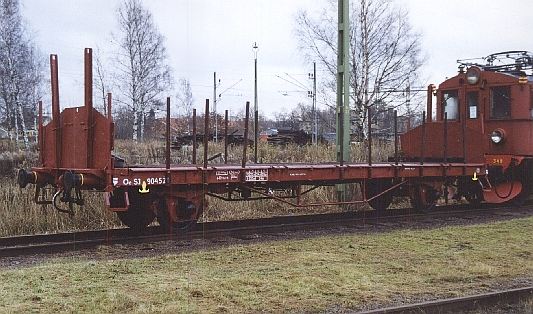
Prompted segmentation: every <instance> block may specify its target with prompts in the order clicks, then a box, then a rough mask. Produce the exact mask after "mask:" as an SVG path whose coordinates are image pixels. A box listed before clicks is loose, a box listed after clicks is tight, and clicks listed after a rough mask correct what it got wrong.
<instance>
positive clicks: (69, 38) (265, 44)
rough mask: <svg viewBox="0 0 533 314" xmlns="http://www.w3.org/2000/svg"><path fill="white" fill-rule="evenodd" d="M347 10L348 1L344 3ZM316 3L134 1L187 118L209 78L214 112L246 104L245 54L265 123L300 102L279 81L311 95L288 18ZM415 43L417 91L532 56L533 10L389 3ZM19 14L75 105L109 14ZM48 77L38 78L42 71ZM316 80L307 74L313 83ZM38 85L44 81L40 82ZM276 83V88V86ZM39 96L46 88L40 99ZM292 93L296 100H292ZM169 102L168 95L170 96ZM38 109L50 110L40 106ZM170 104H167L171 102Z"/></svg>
mask: <svg viewBox="0 0 533 314" xmlns="http://www.w3.org/2000/svg"><path fill="white" fill-rule="evenodd" d="M352 1H354V0H352ZM327 3H328V1H324V0H153V1H144V4H145V5H146V7H147V8H148V9H149V10H150V11H151V12H152V14H153V17H154V20H155V23H156V24H157V26H158V28H159V30H160V32H161V33H162V34H163V36H164V37H165V38H166V47H167V51H168V56H169V61H170V65H171V67H172V69H173V74H174V78H175V79H176V80H178V79H179V78H187V79H189V80H190V81H191V84H192V88H193V95H194V98H195V100H196V104H197V105H196V108H198V109H200V108H203V103H204V100H205V99H206V98H210V99H211V98H212V97H213V87H212V86H213V72H215V71H216V72H217V77H218V78H219V79H220V80H221V83H220V86H219V89H218V91H219V92H221V91H224V90H226V89H227V88H229V87H231V86H233V85H234V84H236V85H235V86H234V88H232V89H229V90H227V91H226V92H224V94H223V95H222V98H221V100H220V102H219V104H218V112H222V111H223V110H224V109H230V110H232V112H235V111H238V110H240V109H242V108H244V103H245V101H250V102H251V103H252V104H253V74H254V68H253V58H254V54H253V50H252V46H253V43H254V42H257V45H258V46H259V50H258V69H259V70H258V73H259V74H258V82H259V84H258V85H259V107H260V111H261V112H264V113H266V114H269V115H272V114H273V113H274V112H279V111H283V110H286V111H289V110H290V109H291V108H293V107H294V106H295V105H296V104H297V103H298V102H309V101H310V99H309V98H307V95H306V93H305V92H301V91H302V89H300V88H298V87H296V86H295V85H293V84H290V83H288V82H287V81H285V80H284V79H287V80H289V81H294V80H297V81H299V82H301V83H302V84H304V85H307V86H309V87H310V86H311V82H310V80H309V79H308V78H307V73H308V72H310V71H312V64H310V63H307V62H306V61H305V60H304V58H303V56H302V54H301V53H300V52H299V51H298V49H297V42H296V40H295V37H294V29H295V23H294V18H295V15H296V13H297V12H298V10H302V9H303V10H308V11H316V10H320V9H321V8H322V7H323V5H326V4H327ZM396 3H397V5H398V6H402V7H404V8H406V9H407V10H408V11H409V16H410V21H411V24H412V26H413V27H414V29H415V30H416V31H417V32H420V33H421V34H422V36H423V37H422V47H423V53H424V55H425V56H426V57H427V63H426V65H425V67H424V69H423V75H422V77H423V83H424V85H426V84H429V83H436V84H438V83H439V82H441V81H442V80H443V79H445V78H446V77H450V76H453V75H455V73H456V70H457V63H456V60H457V59H460V58H470V57H482V56H486V55H488V54H490V53H493V52H500V51H506V50H533V37H532V36H531V35H530V34H529V33H530V31H531V30H532V29H533V19H532V18H531V12H533V11H532V9H533V1H530V0H510V1H500V0H498V1H482V0H476V1H473V0H470V1H468V0H462V1H461V0H447V1H432V0H397V1H396ZM21 4H22V14H23V16H24V19H25V20H26V22H27V24H28V25H29V27H30V28H31V30H32V31H33V33H34V38H35V41H36V43H37V45H38V46H39V48H40V49H41V51H42V52H43V53H45V54H46V55H49V54H50V53H56V54H58V60H59V80H60V82H59V84H60V93H61V98H60V99H61V106H62V107H63V106H79V105H81V102H82V99H83V85H82V82H83V48H85V47H93V48H96V47H100V49H101V50H102V51H103V53H110V52H111V39H112V36H111V33H113V32H114V33H116V29H115V28H116V22H115V16H116V9H117V7H118V5H119V4H120V1H111V0H75V1H73V0H46V1H39V0H21ZM47 69H48V68H47ZM320 75H321V72H319V73H318V74H317V76H318V77H320ZM46 77H47V78H48V77H49V74H48V73H47V75H46ZM279 77H282V78H284V79H282V78H279ZM48 89H49V87H47V90H48ZM298 90H300V91H298ZM170 96H174V95H170ZM45 102H47V103H48V104H49V103H50V101H49V99H45ZM174 102H175V98H174Z"/></svg>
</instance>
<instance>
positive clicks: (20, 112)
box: [17, 101, 30, 150]
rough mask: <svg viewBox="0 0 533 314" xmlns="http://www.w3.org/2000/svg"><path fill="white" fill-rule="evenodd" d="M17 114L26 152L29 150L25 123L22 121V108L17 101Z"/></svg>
mask: <svg viewBox="0 0 533 314" xmlns="http://www.w3.org/2000/svg"><path fill="white" fill-rule="evenodd" d="M17 112H18V115H19V118H20V126H21V128H22V139H23V140H24V148H25V149H26V150H28V149H29V148H30V143H29V141H28V130H27V128H26V121H24V107H22V104H21V103H20V102H19V101H17Z"/></svg>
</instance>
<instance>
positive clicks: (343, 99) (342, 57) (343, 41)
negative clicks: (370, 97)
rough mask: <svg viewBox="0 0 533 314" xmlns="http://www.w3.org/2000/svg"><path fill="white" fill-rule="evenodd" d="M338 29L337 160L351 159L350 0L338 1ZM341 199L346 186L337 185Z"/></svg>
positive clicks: (340, 199) (342, 161) (341, 163)
mask: <svg viewBox="0 0 533 314" xmlns="http://www.w3.org/2000/svg"><path fill="white" fill-rule="evenodd" d="M338 11H339V12H338V14H339V16H338V28H337V29H338V31H337V161H338V162H339V163H340V165H341V166H342V165H343V164H344V162H345V161H346V160H348V161H349V160H350V70H349V69H350V66H349V62H350V61H349V55H348V53H349V51H350V18H349V14H350V13H349V12H350V1H349V0H339V2H338ZM337 196H338V198H339V201H344V200H345V199H346V186H345V185H343V184H339V185H337Z"/></svg>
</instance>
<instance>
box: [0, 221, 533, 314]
mask: <svg viewBox="0 0 533 314" xmlns="http://www.w3.org/2000/svg"><path fill="white" fill-rule="evenodd" d="M532 238H533V217H530V218H525V219H516V220H511V221H506V222H497V223H491V224H484V225H477V226H466V227H446V228H440V229H435V230H403V231H395V232H391V233H387V234H368V235H361V234H353V235H343V236H325V237H318V238H311V239H300V240H290V241H289V240H287V241H282V242H267V243H259V244H251V245H235V246H230V247H226V248H221V249H213V250H208V251H200V252H193V253H183V254H174V255H166V256H161V257H153V258H140V259H121V260H103V261H86V260H83V261H80V260H73V259H70V258H65V259H59V260H55V261H52V262H49V263H46V264H44V265H40V266H35V267H28V268H19V269H11V270H1V271H0V311H2V312H28V311H45V312H56V311H66V312H79V311H81V312H121V313H122V312H152V311H156V312H181V311H191V312H220V311H228V312H235V311H239V312H257V311H273V312H281V311H289V312H293V311H304V312H308V311H311V312H316V311H324V310H327V309H332V308H333V309H335V308H341V309H349V308H360V307H361V306H363V305H364V304H365V303H369V302H370V303H388V302H391V300H394V299H398V298H399V297H401V298H402V299H403V300H405V301H409V300H413V301H414V300H416V299H419V298H421V297H424V296H428V295H432V296H435V297H450V296H458V295H463V294H468V293H472V292H475V291H479V290H484V289H489V287H490V286H491V285H494V284H497V283H501V282H509V281H511V280H512V279H513V278H526V279H529V280H533V243H532V242H531V239H532Z"/></svg>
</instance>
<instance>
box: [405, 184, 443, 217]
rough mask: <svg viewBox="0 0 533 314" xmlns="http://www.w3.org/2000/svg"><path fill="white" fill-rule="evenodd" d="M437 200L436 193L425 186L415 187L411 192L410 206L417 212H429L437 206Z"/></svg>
mask: <svg viewBox="0 0 533 314" xmlns="http://www.w3.org/2000/svg"><path fill="white" fill-rule="evenodd" d="M438 199H439V193H438V191H437V190H435V189H434V188H433V187H431V186H429V185H426V184H420V185H417V186H415V187H414V188H413V190H412V191H411V196H410V200H411V206H412V207H413V208H414V209H415V210H417V211H421V212H426V211H429V210H431V209H432V208H433V207H434V206H435V205H436V204H437V200H438Z"/></svg>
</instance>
